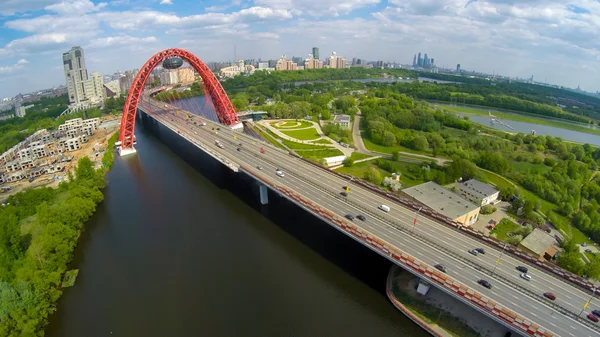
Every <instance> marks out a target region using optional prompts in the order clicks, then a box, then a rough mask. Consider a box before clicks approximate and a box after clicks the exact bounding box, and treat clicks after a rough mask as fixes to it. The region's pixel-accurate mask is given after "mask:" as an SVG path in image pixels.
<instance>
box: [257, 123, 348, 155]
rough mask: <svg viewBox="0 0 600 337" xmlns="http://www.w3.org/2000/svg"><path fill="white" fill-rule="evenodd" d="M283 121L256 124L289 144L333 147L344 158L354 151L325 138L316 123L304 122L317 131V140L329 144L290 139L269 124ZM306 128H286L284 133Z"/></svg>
mask: <svg viewBox="0 0 600 337" xmlns="http://www.w3.org/2000/svg"><path fill="white" fill-rule="evenodd" d="M283 121H286V120H285V119H277V120H272V119H271V120H261V121H259V122H258V124H260V125H262V126H263V127H265V128H267V129H268V130H269V131H271V132H273V133H274V134H276V135H277V136H279V137H281V138H283V139H285V140H289V141H291V142H296V143H302V144H311V145H317V146H318V145H323V146H327V147H333V148H336V149H338V150H340V151H342V153H343V154H344V155H345V156H346V157H350V156H351V155H352V152H354V149H353V148H350V147H343V146H341V145H340V144H338V143H337V142H336V141H335V140H333V139H331V138H329V137H327V136H326V135H325V134H324V133H323V130H321V126H320V125H319V123H316V122H313V121H306V120H305V122H309V123H311V124H312V125H313V126H312V127H313V128H314V129H315V130H317V133H318V134H319V136H320V138H318V139H326V140H328V141H330V142H331V144H318V143H313V142H314V141H315V140H318V139H313V140H311V141H308V140H300V139H296V138H294V137H290V136H288V135H286V134H285V133H283V132H281V130H280V129H278V128H275V127H273V126H271V123H272V122H283ZM289 121H294V120H293V119H292V120H289ZM308 128H310V127H305V128H289V129H288V128H286V129H285V131H293V130H302V129H308Z"/></svg>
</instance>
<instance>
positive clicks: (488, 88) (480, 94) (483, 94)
mask: <svg viewBox="0 0 600 337" xmlns="http://www.w3.org/2000/svg"><path fill="white" fill-rule="evenodd" d="M367 85H368V86H369V87H371V88H373V89H378V88H387V87H388V86H389V85H388V84H382V83H368V84H367ZM515 86H517V85H516V84H505V85H496V86H492V85H473V84H454V83H450V84H448V83H443V84H442V83H431V82H417V81H413V82H411V83H406V82H402V83H401V82H396V83H395V84H394V85H393V87H394V90H395V92H397V93H403V94H407V95H409V96H411V97H414V98H418V99H426V100H433V101H444V102H452V103H458V104H471V105H478V106H487V107H492V108H498V109H505V110H513V111H522V112H526V113H529V114H533V115H538V116H543V117H550V118H557V119H565V120H570V121H574V122H581V123H590V118H594V119H599V118H600V110H599V112H598V113H596V112H594V111H589V110H585V109H578V111H579V112H580V113H579V114H573V113H570V112H566V111H564V110H563V109H562V108H561V107H559V106H557V105H556V103H555V102H554V101H553V100H552V99H549V98H545V97H544V98H540V97H538V96H533V95H528V94H523V93H519V92H516V91H515V90H514V89H515V88H514V87H515Z"/></svg>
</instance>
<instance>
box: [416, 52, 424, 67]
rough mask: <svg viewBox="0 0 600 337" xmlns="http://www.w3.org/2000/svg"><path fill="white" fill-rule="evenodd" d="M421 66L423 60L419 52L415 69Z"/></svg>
mask: <svg viewBox="0 0 600 337" xmlns="http://www.w3.org/2000/svg"><path fill="white" fill-rule="evenodd" d="M422 66H423V59H422V58H421V52H419V56H418V57H417V67H422Z"/></svg>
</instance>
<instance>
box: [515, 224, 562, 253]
mask: <svg viewBox="0 0 600 337" xmlns="http://www.w3.org/2000/svg"><path fill="white" fill-rule="evenodd" d="M556 243H557V242H556V239H554V237H552V236H550V235H548V234H547V233H546V232H544V231H543V230H541V229H539V228H535V229H534V230H533V231H532V232H531V233H530V234H529V235H527V236H526V237H525V239H523V240H521V242H520V243H519V248H521V249H523V250H525V251H526V252H529V253H531V254H533V255H535V256H537V258H538V259H539V260H540V261H544V260H550V259H552V258H553V257H554V255H556V253H558V251H559V248H558V247H557V246H556Z"/></svg>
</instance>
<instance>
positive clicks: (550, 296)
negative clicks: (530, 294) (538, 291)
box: [544, 292, 556, 301]
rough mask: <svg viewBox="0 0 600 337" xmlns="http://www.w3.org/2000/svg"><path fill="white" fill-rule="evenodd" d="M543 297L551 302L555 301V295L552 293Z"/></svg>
mask: <svg viewBox="0 0 600 337" xmlns="http://www.w3.org/2000/svg"><path fill="white" fill-rule="evenodd" d="M544 297H546V298H548V299H551V300H553V301H554V300H556V295H555V294H554V293H551V292H547V293H544Z"/></svg>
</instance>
